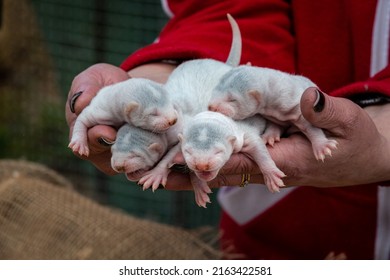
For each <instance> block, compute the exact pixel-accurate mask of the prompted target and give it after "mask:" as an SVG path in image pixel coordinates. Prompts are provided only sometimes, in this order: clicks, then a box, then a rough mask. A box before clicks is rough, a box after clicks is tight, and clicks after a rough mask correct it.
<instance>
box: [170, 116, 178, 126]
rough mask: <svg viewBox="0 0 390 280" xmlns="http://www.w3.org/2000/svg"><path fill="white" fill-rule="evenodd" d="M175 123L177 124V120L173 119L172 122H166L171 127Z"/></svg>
mask: <svg viewBox="0 0 390 280" xmlns="http://www.w3.org/2000/svg"><path fill="white" fill-rule="evenodd" d="M176 122H177V118H174V119H172V120H169V121H168V124H169V125H170V126H172V125H174V124H175V123H176Z"/></svg>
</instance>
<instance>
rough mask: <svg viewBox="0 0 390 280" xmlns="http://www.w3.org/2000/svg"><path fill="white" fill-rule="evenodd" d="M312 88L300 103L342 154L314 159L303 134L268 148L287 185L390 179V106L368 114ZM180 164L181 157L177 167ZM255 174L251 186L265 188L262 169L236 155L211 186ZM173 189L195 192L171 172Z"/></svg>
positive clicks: (318, 185)
mask: <svg viewBox="0 0 390 280" xmlns="http://www.w3.org/2000/svg"><path fill="white" fill-rule="evenodd" d="M318 94H320V96H323V98H319V99H318V100H319V102H318V103H317V104H315V102H316V100H317V96H318V95H317V91H316V89H315V88H309V89H307V90H306V91H305V92H304V94H303V96H302V99H301V110H302V114H303V116H304V117H305V118H306V119H307V120H308V121H309V122H310V123H312V124H313V125H315V126H317V127H320V128H323V129H324V130H325V131H326V132H327V134H328V136H329V137H330V138H332V139H335V140H337V142H338V149H337V150H335V151H332V157H327V158H326V159H325V161H324V162H322V161H317V160H316V159H315V157H314V154H313V150H312V147H311V143H310V142H309V141H308V140H307V138H306V137H304V136H303V135H302V134H301V133H294V134H292V135H290V136H289V137H287V138H282V139H281V141H280V142H278V143H276V144H275V145H274V147H269V152H270V154H271V157H272V158H273V159H274V161H275V163H276V165H277V166H278V167H279V168H280V169H281V170H282V171H283V172H284V173H285V174H286V175H287V177H285V178H283V181H284V183H285V184H286V185H287V186H299V185H306V186H317V187H332V186H349V185H360V184H366V183H372V182H381V181H386V180H389V179H390V178H389V174H390V167H389V165H388V161H389V156H390V138H389V137H390V135H389V134H390V132H389V131H390V125H389V124H388V121H387V122H386V118H387V120H388V118H389V117H390V105H382V106H375V107H377V108H368V109H367V110H364V109H362V108H360V107H359V106H357V105H356V104H354V103H353V102H351V101H350V100H348V99H344V98H336V97H330V96H328V95H324V94H321V93H318ZM180 161H181V159H180V158H178V159H177V162H180ZM243 173H250V174H251V183H264V181H263V178H262V175H261V174H260V171H259V170H258V167H257V165H256V164H255V163H254V162H253V161H251V160H250V158H248V157H247V156H245V155H244V154H234V155H233V156H232V157H231V159H230V160H229V161H228V163H227V164H226V165H225V166H224V168H223V169H222V170H221V172H220V175H219V176H218V177H217V178H216V179H215V180H213V181H211V182H210V186H212V187H218V186H223V185H231V186H234V185H239V184H240V183H241V180H242V177H241V174H243ZM166 187H167V188H168V189H190V185H189V179H188V178H187V176H185V175H183V174H180V173H177V172H172V173H171V175H170V177H169V178H168V183H167V186H166Z"/></svg>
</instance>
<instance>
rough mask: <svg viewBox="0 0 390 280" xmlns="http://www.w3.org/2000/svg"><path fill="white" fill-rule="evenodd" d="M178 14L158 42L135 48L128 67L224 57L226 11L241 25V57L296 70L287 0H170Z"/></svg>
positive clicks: (244, 60) (227, 37)
mask: <svg viewBox="0 0 390 280" xmlns="http://www.w3.org/2000/svg"><path fill="white" fill-rule="evenodd" d="M168 7H169V9H170V11H172V13H173V14H174V16H173V18H172V19H171V20H170V21H169V22H168V23H167V25H166V26H165V27H164V29H163V30H162V32H161V33H160V36H159V38H158V40H157V42H155V43H153V44H151V45H148V46H146V47H144V48H141V49H140V50H138V51H136V52H135V53H133V54H131V55H130V56H129V57H128V58H127V59H126V60H125V61H124V62H123V63H122V65H121V67H122V68H123V69H125V70H130V69H132V68H134V67H135V66H138V65H142V64H145V63H148V62H153V61H161V60H168V59H171V60H188V59H195V58H214V59H217V60H220V61H225V60H226V58H227V56H228V52H229V49H230V44H231V39H232V38H231V37H232V35H231V29H230V25H229V22H228V20H227V18H226V14H227V13H230V14H231V15H232V16H233V17H234V18H235V19H236V21H237V23H238V25H239V26H240V30H241V33H242V34H241V35H242V40H243V50H242V58H241V63H247V62H251V63H252V64H253V65H261V66H266V67H273V68H277V69H281V70H284V71H288V72H294V41H293V38H292V35H291V28H292V27H291V19H290V14H289V4H288V3H287V1H283V0H225V1H212V0H203V1H199V0H186V1H178V0H176V1H173V0H172V1H168Z"/></svg>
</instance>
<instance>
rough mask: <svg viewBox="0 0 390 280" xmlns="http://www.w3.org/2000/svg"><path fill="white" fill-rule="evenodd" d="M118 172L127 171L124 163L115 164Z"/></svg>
mask: <svg viewBox="0 0 390 280" xmlns="http://www.w3.org/2000/svg"><path fill="white" fill-rule="evenodd" d="M113 169H114V170H115V171H116V172H118V173H123V172H125V171H126V168H125V166H124V165H119V164H118V165H115V166H114V168H113Z"/></svg>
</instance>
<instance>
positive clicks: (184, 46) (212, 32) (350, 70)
mask: <svg viewBox="0 0 390 280" xmlns="http://www.w3.org/2000/svg"><path fill="white" fill-rule="evenodd" d="M169 7H170V10H171V11H173V13H174V14H175V16H174V18H173V19H172V20H171V21H169V23H168V24H167V25H166V27H165V28H164V30H163V31H162V33H161V35H160V38H159V41H158V42H157V43H154V44H151V45H149V46H146V47H145V48H143V49H140V50H139V51H137V52H135V53H133V54H132V55H130V56H129V57H128V58H127V59H126V60H125V61H124V62H123V64H122V65H121V67H123V68H124V69H125V70H129V69H131V68H133V67H135V66H137V65H140V64H144V63H147V62H151V61H160V60H163V59H178V60H188V59H193V58H205V57H207V58H215V59H218V60H221V61H224V60H226V58H227V55H228V51H229V47H230V43H231V31H230V26H229V23H228V21H227V19H226V13H230V14H232V16H233V17H234V18H235V19H236V20H237V22H238V24H239V26H240V29H241V32H242V37H243V55H242V60H241V63H246V62H248V61H250V62H251V63H252V64H253V65H258V66H266V67H272V68H276V69H280V70H283V71H287V72H295V73H298V74H303V75H305V76H307V77H309V78H311V79H312V80H313V81H314V82H315V83H317V85H318V86H319V87H320V88H321V89H322V90H324V91H325V92H328V93H330V94H332V95H334V96H350V95H352V94H355V93H361V92H380V93H383V94H386V95H389V96H390V68H389V67H388V68H386V69H384V70H383V71H382V72H381V73H379V74H378V75H376V76H375V77H373V78H370V77H369V65H370V56H371V37H372V27H373V21H374V14H375V8H376V1H375V0H365V1H355V0H317V1H312V0H292V1H284V0H257V1H255V0H225V1H215V0H203V1H199V0H187V1H179V0H174V1H169ZM238 203H240V202H238ZM376 209H377V187H376V186H363V187H362V186H361V187H344V188H312V187H301V188H298V189H297V190H296V191H293V192H291V194H289V195H288V196H287V197H285V198H284V199H283V200H281V201H279V202H278V203H277V204H275V205H274V206H273V207H272V208H270V209H268V210H267V211H266V212H264V213H263V214H261V215H260V216H258V217H257V218H256V219H254V220H252V221H251V222H249V223H247V224H245V225H243V226H239V225H237V224H236V223H235V222H234V221H233V220H232V219H231V218H230V217H229V216H228V215H227V214H226V213H223V216H222V220H221V228H222V230H223V231H224V235H223V246H224V247H230V246H231V245H232V246H233V247H234V248H235V250H236V252H240V253H243V254H245V256H246V258H251V259H322V258H324V257H325V256H326V255H327V254H328V253H330V252H331V251H334V252H335V253H345V254H346V255H347V257H348V258H350V259H371V258H373V254H374V244H375V229H376V214H377V213H376Z"/></svg>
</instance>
